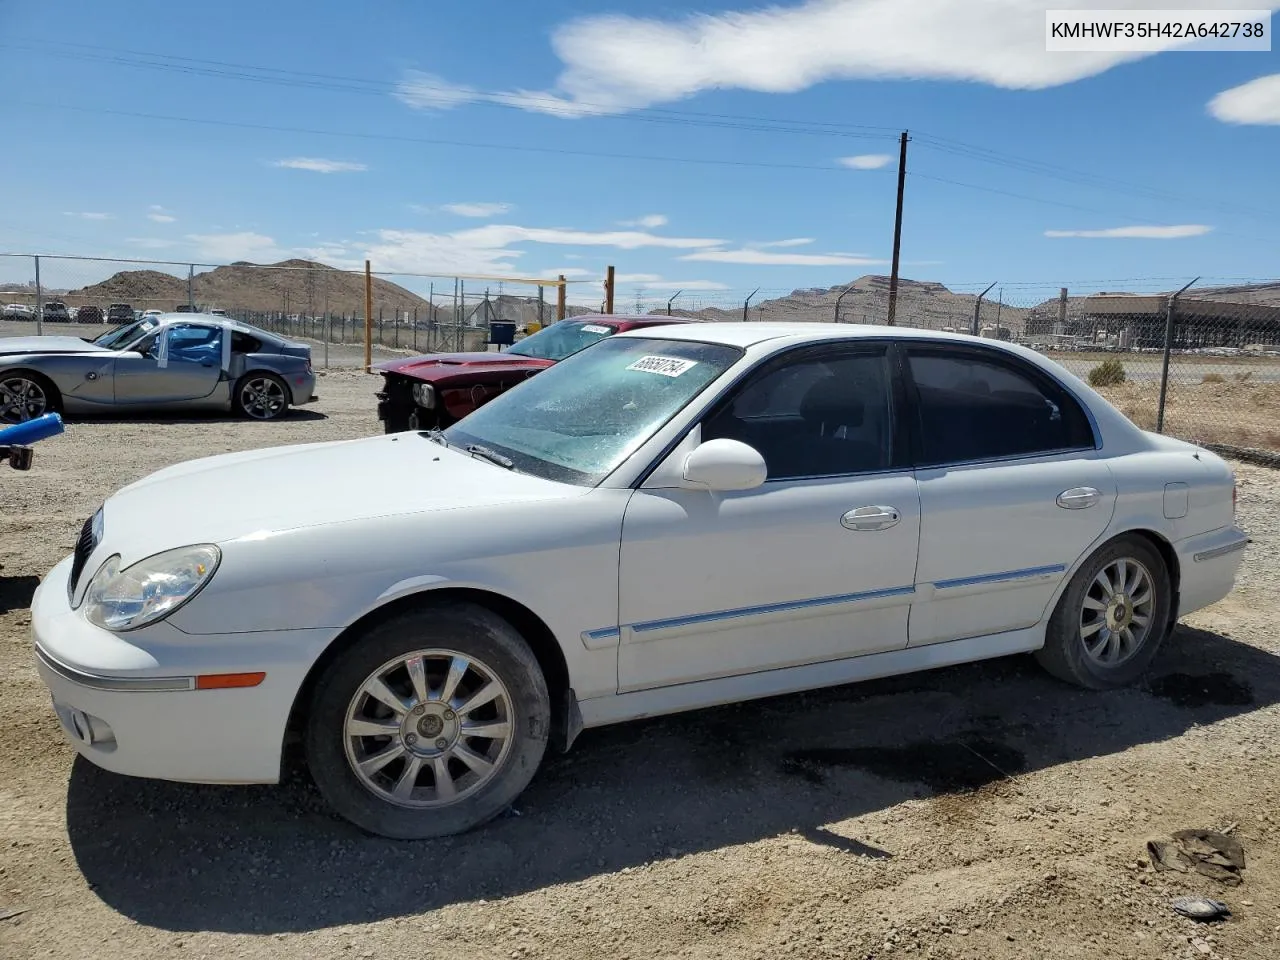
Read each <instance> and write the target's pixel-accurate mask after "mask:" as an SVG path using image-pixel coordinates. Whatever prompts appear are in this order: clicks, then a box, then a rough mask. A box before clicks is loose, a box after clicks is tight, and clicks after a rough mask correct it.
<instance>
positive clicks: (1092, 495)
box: [1058, 487, 1102, 510]
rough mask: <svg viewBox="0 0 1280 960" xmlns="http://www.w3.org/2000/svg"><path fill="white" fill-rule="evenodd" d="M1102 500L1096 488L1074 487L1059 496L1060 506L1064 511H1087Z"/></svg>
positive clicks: (1100, 493)
mask: <svg viewBox="0 0 1280 960" xmlns="http://www.w3.org/2000/svg"><path fill="white" fill-rule="evenodd" d="M1101 499H1102V491H1100V490H1098V489H1097V488H1096V487H1072V488H1071V489H1070V490H1063V491H1062V492H1061V493H1060V494H1058V506H1060V507H1062V509H1064V510H1085V509H1087V508H1089V507H1092V506H1093V505H1094V504H1095V503H1097V502H1098V501H1099V500H1101Z"/></svg>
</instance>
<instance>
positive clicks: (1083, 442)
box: [907, 350, 1093, 464]
mask: <svg viewBox="0 0 1280 960" xmlns="http://www.w3.org/2000/svg"><path fill="white" fill-rule="evenodd" d="M907 356H908V365H909V367H910V370H911V376H912V378H913V379H914V380H915V384H916V388H917V390H918V391H919V398H920V400H919V418H920V419H919V422H920V455H921V462H922V463H926V464H938V463H959V462H963V461H967V460H990V459H995V458H999V457H1017V456H1029V455H1032V454H1037V453H1048V452H1051V451H1055V450H1071V449H1079V448H1082V447H1092V446H1093V431H1092V429H1091V428H1090V426H1089V421H1088V419H1087V418H1086V417H1085V414H1084V411H1083V410H1082V409H1081V408H1080V405H1079V403H1077V402H1076V400H1075V399H1074V398H1072V397H1071V396H1069V395H1068V394H1067V392H1066V391H1065V390H1063V389H1062V388H1061V387H1059V386H1057V385H1056V384H1054V383H1052V382H1050V380H1049V379H1048V378H1047V377H1041V376H1040V375H1038V374H1037V373H1035V372H1034V371H1031V370H1028V369H1025V368H1023V367H1022V365H1021V364H1018V363H1017V361H1014V360H1008V361H1006V360H1003V359H1000V358H994V357H993V358H989V359H987V358H983V357H981V356H978V355H976V354H974V353H963V352H929V351H924V350H909V351H908V354H907Z"/></svg>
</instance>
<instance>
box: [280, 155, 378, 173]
mask: <svg viewBox="0 0 1280 960" xmlns="http://www.w3.org/2000/svg"><path fill="white" fill-rule="evenodd" d="M271 165H272V166H273V167H284V168H285V169H288V170H310V171H311V172H313V173H359V172H360V171H362V170H368V169H369V165H368V164H365V163H352V162H351V161H349V160H326V159H324V158H323V157H291V158H289V159H287V160H276V161H274V162H273V163H272V164H271Z"/></svg>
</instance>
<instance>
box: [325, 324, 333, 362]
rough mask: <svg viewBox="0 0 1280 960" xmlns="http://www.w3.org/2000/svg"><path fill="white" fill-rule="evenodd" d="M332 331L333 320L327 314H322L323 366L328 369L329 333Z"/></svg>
mask: <svg viewBox="0 0 1280 960" xmlns="http://www.w3.org/2000/svg"><path fill="white" fill-rule="evenodd" d="M331 333H333V321H332V320H331V319H330V318H329V314H327V313H326V314H325V315H324V368H325V369H326V370H328V369H329V340H330V339H331V338H330V336H329V335H330V334H331Z"/></svg>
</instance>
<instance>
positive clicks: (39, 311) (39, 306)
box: [35, 257, 44, 337]
mask: <svg viewBox="0 0 1280 960" xmlns="http://www.w3.org/2000/svg"><path fill="white" fill-rule="evenodd" d="M35 261H36V336H37V337H39V336H41V335H43V333H44V287H42V286H41V285H40V258H39V257H36V258H35Z"/></svg>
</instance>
